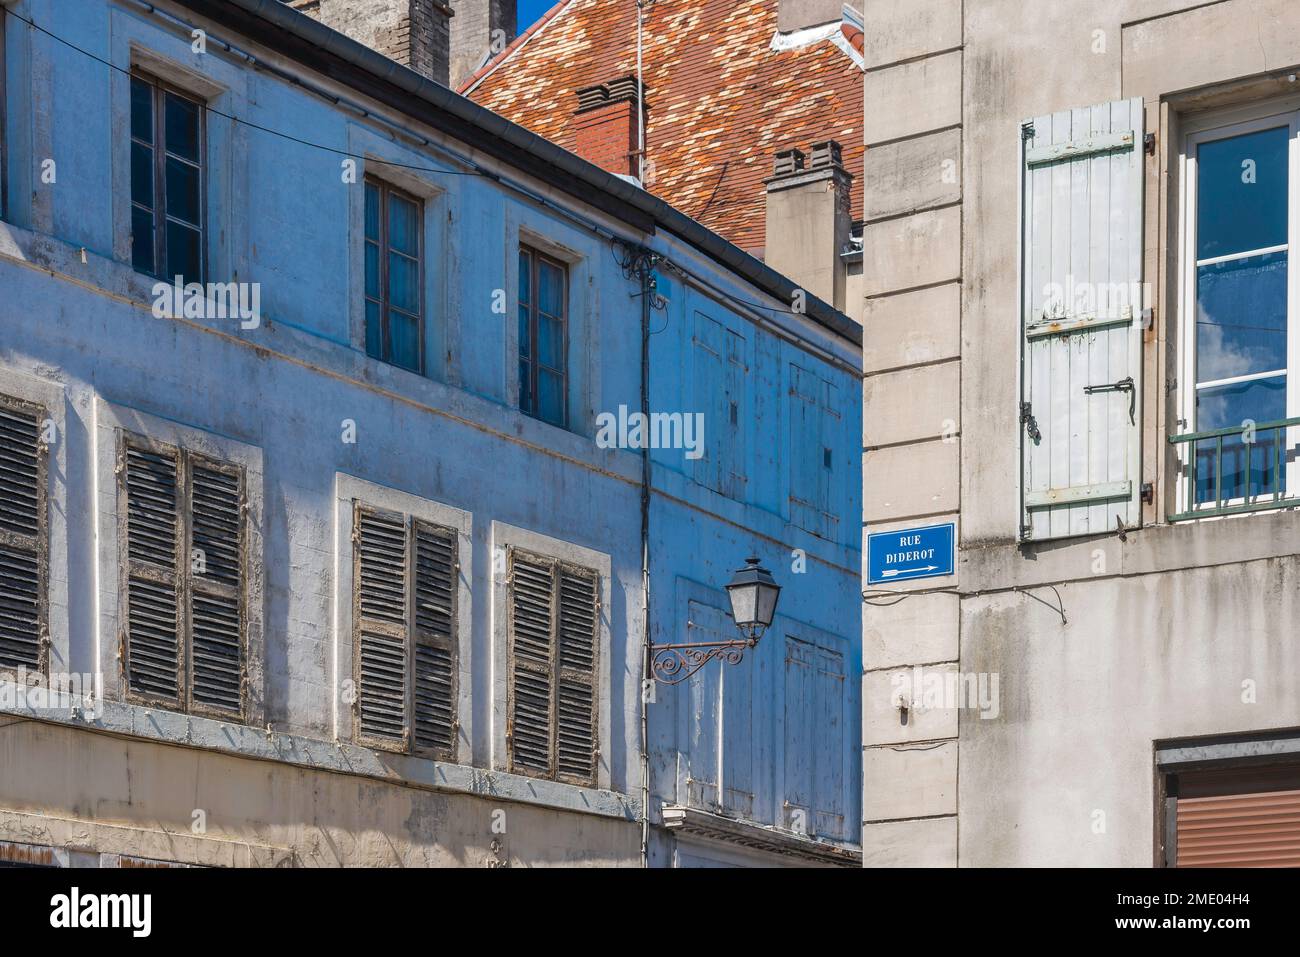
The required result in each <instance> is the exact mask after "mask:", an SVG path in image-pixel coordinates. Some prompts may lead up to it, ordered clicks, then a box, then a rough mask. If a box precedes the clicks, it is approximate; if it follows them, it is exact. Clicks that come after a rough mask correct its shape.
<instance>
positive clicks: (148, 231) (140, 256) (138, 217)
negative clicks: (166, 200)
mask: <svg viewBox="0 0 1300 957" xmlns="http://www.w3.org/2000/svg"><path fill="white" fill-rule="evenodd" d="M131 266H132V268H134V269H138V270H139V271H140V272H145V273H148V274H149V275H151V276H152V275H153V274H154V265H153V213H151V212H149V211H148V210H147V209H138V208H136V207H134V206H133V207H131Z"/></svg>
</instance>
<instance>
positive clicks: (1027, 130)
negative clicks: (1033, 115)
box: [1020, 122, 1034, 140]
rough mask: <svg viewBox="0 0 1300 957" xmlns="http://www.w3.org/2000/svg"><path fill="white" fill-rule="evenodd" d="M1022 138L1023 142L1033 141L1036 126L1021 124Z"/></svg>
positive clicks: (1030, 123)
mask: <svg viewBox="0 0 1300 957" xmlns="http://www.w3.org/2000/svg"><path fill="white" fill-rule="evenodd" d="M1020 138H1021V139H1022V140H1032V139H1033V138H1034V124H1033V123H1032V122H1029V123H1021V124H1020Z"/></svg>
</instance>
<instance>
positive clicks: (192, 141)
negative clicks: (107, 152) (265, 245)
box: [131, 75, 205, 282]
mask: <svg viewBox="0 0 1300 957" xmlns="http://www.w3.org/2000/svg"><path fill="white" fill-rule="evenodd" d="M203 117H204V107H203V104H202V103H200V102H199V101H198V100H195V99H193V98H192V97H189V96H186V95H184V94H183V93H179V92H177V91H176V90H173V89H171V88H169V87H167V86H165V85H164V84H163V83H161V82H159V81H158V80H155V79H153V78H152V77H148V76H144V75H133V76H132V77H131V265H132V266H133V267H134V268H135V269H136V270H138V271H139V272H143V273H147V274H149V275H151V276H157V277H159V278H161V279H166V280H171V279H173V278H175V277H176V276H180V277H181V278H182V280H183V281H186V282H203V265H204V263H203V260H204V216H203V212H204V211H203V189H204V166H205V164H204V149H205V144H204V122H203Z"/></svg>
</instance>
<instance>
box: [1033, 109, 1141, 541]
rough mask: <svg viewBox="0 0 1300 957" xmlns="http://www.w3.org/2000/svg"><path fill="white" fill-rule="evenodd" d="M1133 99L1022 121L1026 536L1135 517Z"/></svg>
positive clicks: (1137, 152) (1137, 209) (1137, 165)
mask: <svg viewBox="0 0 1300 957" xmlns="http://www.w3.org/2000/svg"><path fill="white" fill-rule="evenodd" d="M1143 129H1144V123H1143V113H1142V101H1141V99H1131V100H1120V101H1117V102H1114V103H1104V104H1101V105H1099V106H1095V107H1091V108H1086V109H1078V110H1073V111H1067V112H1062V113H1055V114H1051V115H1047V116H1040V117H1037V118H1035V119H1034V120H1032V121H1029V122H1027V123H1025V124H1024V126H1023V138H1024V151H1023V167H1022V170H1021V173H1022V177H1021V178H1022V188H1023V196H1022V202H1021V211H1022V219H1023V230H1022V237H1021V266H1022V277H1023V292H1022V321H1021V357H1022V362H1021V365H1022V368H1021V407H1020V410H1019V412H1020V415H1019V419H1020V435H1021V449H1022V469H1023V478H1022V493H1021V494H1022V506H1023V512H1022V518H1021V525H1022V527H1021V538H1022V539H1026V540H1028V539H1032V540H1035V541H1038V540H1043V539H1050V538H1061V537H1065V536H1070V535H1086V534H1095V533H1098V532H1106V531H1113V530H1114V529H1115V527H1116V522H1117V521H1118V522H1120V523H1122V524H1123V525H1124V526H1126V527H1128V526H1133V525H1136V524H1138V523H1139V521H1140V519H1141V499H1140V496H1141V428H1140V424H1141V421H1142V417H1141V395H1142V324H1141V311H1142V292H1141V288H1142V287H1141V283H1142V229H1143V219H1142V186H1143V146H1142V144H1143Z"/></svg>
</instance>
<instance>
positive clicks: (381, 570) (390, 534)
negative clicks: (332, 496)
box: [353, 504, 409, 750]
mask: <svg viewBox="0 0 1300 957" xmlns="http://www.w3.org/2000/svg"><path fill="white" fill-rule="evenodd" d="M353 530H354V531H353V541H354V543H355V546H356V547H355V548H354V550H353V556H354V566H353V576H354V581H355V582H356V605H355V607H356V629H355V634H356V638H355V644H356V652H355V661H354V668H355V673H356V675H357V679H356V680H357V689H356V693H357V697H356V710H357V715H358V731H359V737H360V738H361V739H362V740H365V741H366V742H368V743H370V744H373V745H376V746H378V747H382V748H387V749H390V750H393V749H403V750H404V749H405V748H406V745H407V743H408V740H409V738H408V730H407V724H406V672H407V650H406V649H407V636H406V618H407V602H406V595H407V589H406V580H407V574H406V573H407V550H408V549H407V546H408V542H407V536H406V519H405V518H404V517H403V516H402V515H398V514H395V513H392V512H381V511H379V510H377V509H372V508H367V507H365V506H362V505H360V504H358V505H356V506H355V511H354V522H353Z"/></svg>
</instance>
